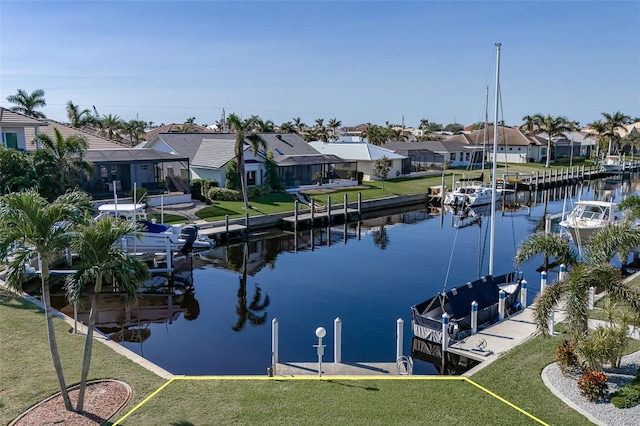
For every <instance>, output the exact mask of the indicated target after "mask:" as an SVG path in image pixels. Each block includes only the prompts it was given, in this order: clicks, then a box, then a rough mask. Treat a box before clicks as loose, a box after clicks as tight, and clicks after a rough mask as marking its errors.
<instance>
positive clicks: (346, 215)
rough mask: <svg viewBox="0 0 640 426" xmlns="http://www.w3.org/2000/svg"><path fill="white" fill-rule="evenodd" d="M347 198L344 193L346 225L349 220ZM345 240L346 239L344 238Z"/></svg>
mask: <svg viewBox="0 0 640 426" xmlns="http://www.w3.org/2000/svg"><path fill="white" fill-rule="evenodd" d="M348 200H349V197H348V195H347V193H346V192H345V193H344V223H345V224H346V223H347V222H348V219H349V214H348V212H349V208H348V207H349V201H348ZM345 238H346V237H345Z"/></svg>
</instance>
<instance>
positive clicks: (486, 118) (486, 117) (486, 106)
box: [480, 85, 489, 177]
mask: <svg viewBox="0 0 640 426" xmlns="http://www.w3.org/2000/svg"><path fill="white" fill-rule="evenodd" d="M488 125H489V86H488V85H487V91H486V95H485V97H484V126H483V127H484V129H483V130H482V131H483V134H482V174H481V175H480V176H483V177H484V162H485V159H486V156H487V126H488Z"/></svg>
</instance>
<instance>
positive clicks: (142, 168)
mask: <svg viewBox="0 0 640 426" xmlns="http://www.w3.org/2000/svg"><path fill="white" fill-rule="evenodd" d="M140 170H141V171H144V172H146V171H147V170H149V165H148V164H140Z"/></svg>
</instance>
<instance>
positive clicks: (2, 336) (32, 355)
mask: <svg viewBox="0 0 640 426" xmlns="http://www.w3.org/2000/svg"><path fill="white" fill-rule="evenodd" d="M55 328H56V335H57V336H58V346H59V349H60V356H61V358H62V364H63V369H64V372H65V379H66V382H67V386H71V385H73V384H76V383H78V382H79V380H80V371H81V366H82V351H83V350H84V341H85V337H84V336H81V335H74V334H71V333H69V329H70V327H69V326H68V325H67V324H66V323H64V322H63V321H61V320H58V319H56V320H55ZM0 348H2V349H1V350H0V424H7V423H9V422H10V421H11V420H12V419H14V418H15V417H17V416H18V415H19V414H20V413H22V412H23V411H25V410H26V409H28V408H29V407H30V406H32V405H34V404H36V403H38V402H40V401H42V400H43V399H45V398H47V397H48V396H50V395H53V394H54V393H56V392H58V391H59V386H58V381H57V377H56V374H55V370H54V368H53V363H52V362H51V356H50V351H49V342H48V339H47V331H46V322H45V318H44V314H43V312H42V311H41V310H40V309H39V308H37V307H35V306H34V305H32V304H31V303H28V302H26V301H24V300H23V299H9V298H7V297H6V295H5V294H3V290H1V289H0ZM103 378H111V379H119V380H122V381H124V382H126V383H129V385H131V387H132V388H133V390H134V395H133V401H132V402H131V403H130V404H129V406H130V407H133V405H134V404H136V403H137V402H140V401H142V400H143V399H144V398H146V397H147V396H148V395H149V394H150V393H152V392H153V391H154V390H155V389H157V388H158V387H159V386H161V385H162V384H163V383H164V382H165V380H164V379H162V378H160V377H158V376H156V375H155V374H153V373H151V372H149V371H148V370H146V369H144V368H142V367H140V366H139V365H138V364H136V363H134V362H132V361H130V360H128V359H126V358H124V357H122V356H120V355H117V354H115V353H114V352H113V351H112V350H110V349H109V348H107V347H106V346H105V345H103V344H99V343H96V344H94V345H93V358H92V363H91V370H90V371H89V379H90V380H92V379H103ZM134 401H135V402H134Z"/></svg>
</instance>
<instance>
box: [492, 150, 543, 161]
mask: <svg viewBox="0 0 640 426" xmlns="http://www.w3.org/2000/svg"><path fill="white" fill-rule="evenodd" d="M492 155H493V152H491V153H489V158H491V156H492ZM529 158H533V159H534V161H535V162H536V163H539V162H540V150H539V147H537V146H536V147H532V149H530V147H524V146H508V147H507V150H506V152H505V147H504V146H499V147H498V155H497V159H498V162H499V163H505V162H506V163H517V164H524V163H527V162H528V161H529Z"/></svg>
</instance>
